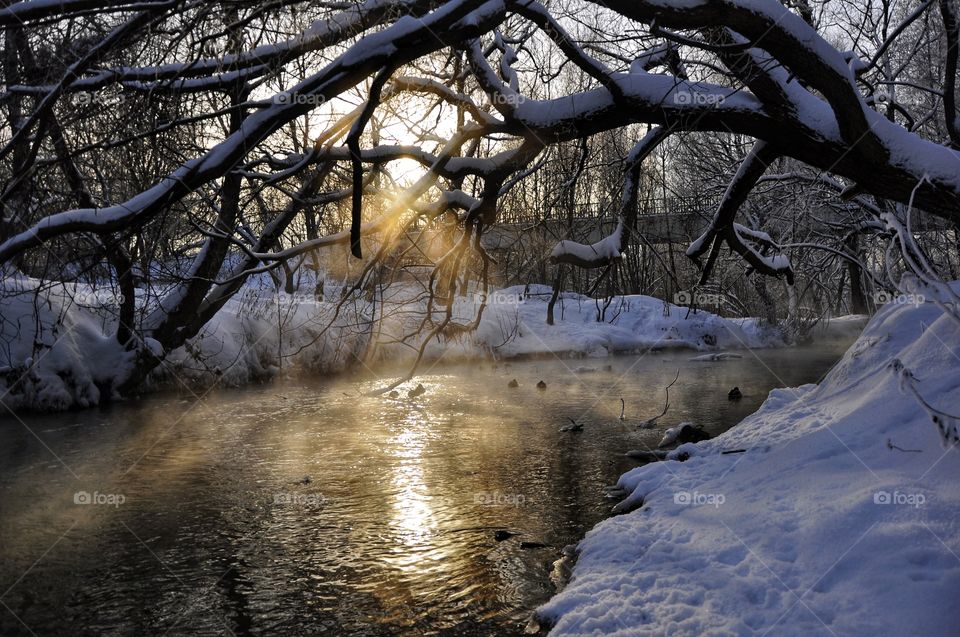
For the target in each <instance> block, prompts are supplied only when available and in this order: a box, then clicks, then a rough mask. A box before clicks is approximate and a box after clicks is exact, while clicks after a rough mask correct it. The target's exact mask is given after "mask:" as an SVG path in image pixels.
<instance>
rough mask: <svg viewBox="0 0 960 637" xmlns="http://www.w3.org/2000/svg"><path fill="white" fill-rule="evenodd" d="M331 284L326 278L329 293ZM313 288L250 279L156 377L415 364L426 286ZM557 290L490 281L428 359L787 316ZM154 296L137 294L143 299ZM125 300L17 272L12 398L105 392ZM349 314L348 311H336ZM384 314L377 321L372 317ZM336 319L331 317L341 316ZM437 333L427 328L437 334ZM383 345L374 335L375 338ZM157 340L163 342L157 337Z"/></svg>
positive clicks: (122, 359)
mask: <svg viewBox="0 0 960 637" xmlns="http://www.w3.org/2000/svg"><path fill="white" fill-rule="evenodd" d="M331 287H333V286H330V285H328V286H327V292H328V295H330V292H331ZM332 291H333V293H334V294H333V295H330V296H333V297H334V298H339V294H338V290H337V289H336V288H334V289H333V290H332ZM330 296H328V297H327V300H319V301H318V300H316V299H315V298H314V296H313V295H312V294H294V295H285V294H276V293H275V292H274V291H273V289H272V288H263V289H261V288H255V287H252V286H251V287H248V288H246V289H244V290H243V291H242V292H241V293H239V294H238V295H237V296H236V297H235V298H233V299H231V300H230V301H229V303H228V304H227V305H226V306H225V307H224V308H223V309H222V310H221V311H220V312H219V313H218V314H217V315H216V316H215V317H214V319H213V320H212V321H211V322H210V323H209V324H208V325H207V326H206V327H205V328H204V329H203V331H202V332H201V333H200V334H199V335H198V336H197V337H195V338H193V339H191V340H190V341H189V342H188V345H187V346H186V347H182V348H179V349H177V350H175V351H173V352H171V353H169V354H168V355H167V356H166V358H165V360H164V362H163V363H162V365H161V366H160V367H158V368H157V370H156V371H155V372H154V374H153V376H152V378H151V385H152V386H154V387H157V386H163V385H180V384H192V383H196V384H207V383H210V382H213V381H217V382H219V383H220V384H221V385H225V386H242V385H244V384H247V383H250V382H255V381H257V380H263V379H268V378H270V377H272V376H275V375H277V374H280V373H288V372H293V371H303V370H305V371H307V372H310V373H330V372H337V371H343V370H345V369H348V368H350V367H358V366H360V361H362V363H363V364H364V365H367V366H372V365H374V364H376V363H379V362H383V361H393V362H397V361H399V362H405V361H409V362H412V361H413V360H414V358H415V348H413V347H411V346H410V344H411V343H412V344H414V345H415V344H417V343H418V342H419V338H414V339H412V340H410V341H408V343H406V344H404V343H399V342H398V341H399V339H400V337H401V336H402V335H404V334H409V333H411V331H412V330H413V329H414V328H415V326H416V325H418V324H419V322H420V321H421V318H422V316H423V311H424V308H425V302H424V300H423V295H422V294H421V293H420V290H419V289H417V288H415V287H414V286H411V285H396V286H393V287H392V288H388V289H387V290H386V291H384V292H383V293H382V297H381V298H380V299H379V302H378V303H377V304H376V305H374V304H373V303H371V302H370V301H369V300H367V299H366V298H363V297H361V298H358V299H355V300H354V299H351V300H350V301H349V302H348V303H346V304H344V305H343V307H341V308H340V310H339V312H337V310H336V308H337V302H336V301H335V300H329V299H330ZM549 297H550V288H548V287H545V286H526V287H524V286H518V287H512V288H506V289H503V290H498V291H496V292H491V293H490V294H488V295H487V298H486V301H487V306H486V309H485V311H484V314H483V320H482V321H481V322H480V325H479V326H478V328H477V329H476V330H475V331H473V332H469V333H466V334H463V335H461V336H459V337H456V338H451V339H442V340H434V341H432V342H431V343H430V344H429V345H428V347H427V348H426V350H425V359H426V360H438V359H441V358H443V360H445V361H448V360H449V361H455V360H464V359H471V358H478V357H488V358H489V357H492V358H498V359H504V358H515V357H521V356H536V355H557V356H562V357H581V356H584V357H602V356H608V355H611V354H614V353H623V352H633V351H641V350H646V349H648V348H668V347H682V348H690V349H695V350H720V349H732V348H743V347H775V346H780V345H783V339H782V337H781V335H780V333H779V332H778V330H777V329H776V328H773V327H770V326H768V325H765V324H763V323H762V322H761V321H759V320H757V319H725V318H721V317H719V316H717V315H715V314H711V313H709V312H706V311H698V312H689V311H688V310H687V308H684V307H678V306H676V305H672V304H669V303H665V302H663V301H661V300H659V299H655V298H652V297H648V296H639V295H634V296H618V297H614V298H613V299H611V300H610V301H609V303H606V304H605V303H604V301H602V300H595V299H590V298H587V297H584V296H582V295H578V294H572V293H566V294H563V295H561V297H560V299H559V301H558V303H557V305H556V308H555V318H556V320H555V324H554V325H547V323H546V315H547V302H548V300H549ZM480 301H481V299H480V298H479V297H478V295H477V294H469V295H466V296H464V297H462V298H460V299H459V300H458V301H457V302H456V305H455V317H459V319H460V320H461V321H462V322H464V323H466V322H469V321H470V320H471V319H472V317H473V316H474V315H475V313H476V311H477V309H478V308H479V306H480ZM145 302H149V301H146V300H144V299H141V298H139V297H138V299H137V305H138V307H142V306H143V304H144V303H145ZM117 309H118V303H117V302H116V301H115V300H114V299H113V297H112V296H111V293H110V291H109V290H92V289H90V288H87V287H84V286H79V285H60V284H52V285H50V284H48V285H45V286H43V287H42V288H38V284H37V282H36V281H34V280H32V279H28V278H26V277H17V278H8V279H6V280H5V281H4V297H3V304H2V308H0V317H2V319H3V320H2V322H0V344H2V346H3V347H2V356H0V393H2V394H3V395H4V403H5V404H6V405H7V406H8V407H9V408H11V409H14V410H17V409H42V410H59V409H68V408H72V407H86V406H90V405H94V404H97V403H98V402H100V401H101V398H102V397H101V395H100V393H101V388H103V387H108V386H111V385H112V384H113V383H112V382H111V381H112V380H113V379H115V378H117V377H119V376H120V372H121V371H122V369H123V367H124V366H125V365H129V364H130V361H131V358H132V355H131V353H130V352H127V351H124V350H123V348H121V347H120V346H119V344H118V343H117V342H116V340H115V339H114V338H113V337H112V334H113V333H114V332H115V330H116V320H117V319H116V315H117ZM335 314H336V318H335ZM375 314H376V316H377V317H378V318H382V319H383V320H382V322H381V323H380V324H379V326H378V327H377V328H376V329H372V328H371V327H370V326H371V323H370V318H371V317H372V316H374V315H375ZM328 326H329V327H328ZM425 333H426V332H424V334H425ZM374 341H375V342H376V343H377V347H375V348H373V347H371V343H372V342H374ZM146 346H147V347H151V348H155V347H157V346H158V344H156V343H150V342H148V343H146Z"/></svg>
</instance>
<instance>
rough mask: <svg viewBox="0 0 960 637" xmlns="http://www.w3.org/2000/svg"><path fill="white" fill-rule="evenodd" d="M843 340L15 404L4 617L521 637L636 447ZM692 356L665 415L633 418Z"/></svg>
mask: <svg viewBox="0 0 960 637" xmlns="http://www.w3.org/2000/svg"><path fill="white" fill-rule="evenodd" d="M842 349H843V346H842V344H837V345H836V346H832V347H826V346H820V347H817V348H802V349H785V350H762V351H755V352H752V353H751V352H742V354H743V358H742V359H738V360H730V361H724V362H713V363H703V362H692V361H690V360H689V359H690V358H691V357H693V356H694V355H695V354H694V353H690V352H681V351H669V352H651V353H648V354H646V355H643V356H623V357H615V358H610V359H601V360H590V359H581V360H562V361H561V360H559V359H549V360H547V359H541V360H531V361H523V362H513V363H506V364H505V363H500V364H499V365H496V366H495V365H494V364H493V363H489V362H484V363H475V364H471V365H456V366H443V367H435V368H433V369H429V370H425V372H424V373H423V374H422V375H421V376H420V377H418V378H417V380H416V381H415V382H414V383H413V384H411V386H413V385H414V384H416V382H421V383H423V385H424V387H425V388H426V393H425V394H424V395H422V396H419V397H417V398H414V399H408V398H407V397H406V391H405V389H407V388H404V391H403V392H402V393H401V397H400V398H398V399H390V398H387V397H378V398H372V397H366V396H363V395H362V392H364V391H366V390H368V389H370V388H372V387H375V386H377V384H378V381H377V380H376V379H374V378H369V377H367V378H362V377H352V378H347V377H344V378H337V379H335V380H326V381H320V380H316V379H312V380H311V379H288V380H285V381H282V382H281V381H277V382H274V383H271V384H269V385H266V386H258V387H247V388H244V389H242V390H229V391H228V390H214V391H210V392H206V393H200V394H199V395H194V394H192V393H191V392H189V391H187V390H184V391H183V392H182V393H180V394H176V395H174V394H164V395H156V396H151V397H148V398H144V399H142V400H139V401H136V402H130V403H121V404H115V405H112V406H110V407H106V408H102V409H97V410H89V411H83V412H73V413H65V414H55V415H31V416H24V417H23V420H22V421H19V420H18V419H15V418H14V417H9V416H8V417H6V418H4V419H3V420H2V421H0V602H2V606H0V634H2V635H4V636H11V635H38V636H41V635H284V636H289V635H323V636H327V635H329V636H331V637H334V636H337V637H339V636H344V637H353V636H380V635H451V636H452V635H456V636H457V637H470V636H474V635H476V636H481V635H482V636H490V635H497V636H499V635H519V634H522V633H523V629H524V626H525V625H526V624H527V622H528V619H529V617H530V616H531V613H532V611H533V610H534V609H535V608H536V607H537V605H539V604H541V603H543V602H544V601H546V600H547V599H548V598H549V597H550V595H551V594H553V592H554V588H553V585H552V584H551V582H550V578H549V573H550V570H551V564H552V563H553V562H554V561H555V560H556V559H557V558H558V557H559V552H560V549H561V548H562V547H563V546H565V545H567V544H571V543H575V542H577V541H578V540H579V539H580V538H581V537H582V536H583V534H584V533H585V532H586V531H588V530H589V529H590V527H591V526H593V525H594V524H596V523H597V522H599V521H600V520H602V519H603V518H604V517H606V516H607V515H609V511H610V508H611V506H612V504H613V502H611V501H610V500H606V499H604V495H603V487H604V486H606V485H610V484H613V483H615V482H616V480H617V477H618V476H619V475H620V474H621V473H623V472H624V471H626V470H628V469H630V468H631V467H633V466H636V462H634V461H632V460H629V459H628V458H626V457H625V456H624V452H626V451H627V450H630V449H643V448H647V447H655V446H656V444H657V442H658V441H659V439H660V437H661V436H662V430H663V428H664V427H667V426H672V425H675V424H677V423H678V422H680V421H685V420H690V421H693V422H695V423H698V424H702V425H703V426H704V428H705V429H706V430H707V431H709V432H710V433H712V434H717V433H720V432H722V431H723V430H725V429H727V428H728V427H730V426H732V425H733V424H735V423H736V422H738V421H739V420H740V419H742V418H743V417H744V416H746V415H747V414H749V413H750V412H752V411H754V410H755V409H756V408H757V407H758V406H759V405H760V403H761V402H762V400H763V399H764V397H765V396H766V394H767V392H768V391H769V390H770V389H771V388H774V387H781V386H793V385H799V384H803V383H807V382H815V381H817V380H818V379H819V378H821V377H822V376H823V375H824V373H825V372H826V371H827V370H828V369H829V368H830V367H831V366H832V365H833V363H834V362H835V361H836V360H837V359H838V358H839V356H840V354H841V353H842ZM608 365H609V368H607V366H608ZM578 368H582V369H578ZM678 369H679V370H680V377H679V380H678V381H677V383H676V384H675V385H674V387H673V388H672V389H671V393H670V398H671V405H670V409H669V412H668V414H667V415H666V416H665V417H663V418H662V419H661V425H662V426H660V427H659V428H658V429H655V430H639V429H637V428H636V427H635V423H636V422H637V421H639V420H642V419H645V418H648V417H650V416H654V415H656V414H658V413H660V411H661V409H662V408H663V400H664V396H663V386H664V385H666V384H667V383H669V382H670V380H672V379H673V377H674V375H675V374H676V372H677V370H678ZM513 378H516V379H517V380H518V382H519V384H520V386H519V387H518V388H515V389H511V388H508V386H507V383H508V381H509V380H510V379H513ZM539 380H544V381H545V382H546V383H547V388H546V389H545V390H538V389H537V388H536V383H537V381H539ZM733 386H739V387H740V388H741V390H742V391H743V393H744V398H743V399H742V400H740V401H738V402H731V401H729V400H728V399H727V392H728V391H729V389H730V388H731V387H733ZM621 397H622V398H623V399H624V402H625V420H624V421H620V420H619V415H620V410H621V403H620V398H621ZM569 418H573V419H575V420H576V421H577V422H579V423H582V424H583V425H584V428H583V431H582V432H581V433H571V432H561V431H560V428H561V427H563V426H564V425H566V424H569V420H568V419H569ZM498 530H509V531H511V532H513V533H516V535H515V536H513V537H510V538H509V539H506V540H504V541H497V539H496V538H495V532H496V531H498ZM523 542H529V543H534V544H543V545H545V546H543V547H533V548H531V547H530V546H528V545H524V544H522V543H523Z"/></svg>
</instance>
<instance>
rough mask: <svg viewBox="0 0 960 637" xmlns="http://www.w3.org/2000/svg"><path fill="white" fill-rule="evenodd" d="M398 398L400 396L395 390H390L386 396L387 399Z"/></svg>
mask: <svg viewBox="0 0 960 637" xmlns="http://www.w3.org/2000/svg"><path fill="white" fill-rule="evenodd" d="M399 396H400V394H398V393H397V390H396V389H394V390H391V391H390V393H389V394H387V397H388V398H397V397H399Z"/></svg>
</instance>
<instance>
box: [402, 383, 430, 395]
mask: <svg viewBox="0 0 960 637" xmlns="http://www.w3.org/2000/svg"><path fill="white" fill-rule="evenodd" d="M426 393H427V390H426V388H425V387H424V386H423V385H422V384H420V383H417V386H416V387H414V388H413V389H411V390H410V391H408V392H407V397H408V398H416V397H417V396H423V395H424V394H426Z"/></svg>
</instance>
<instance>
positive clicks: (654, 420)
mask: <svg viewBox="0 0 960 637" xmlns="http://www.w3.org/2000/svg"><path fill="white" fill-rule="evenodd" d="M679 378H680V370H679V369H677V375H676V376H674V377H673V380H672V381H671V382H670V384H669V385H667V386H666V387H664V388H663V391H664V393H665V394H666V397H665V398H664V399H663V411H661V412H660V414H659V415H658V416H654V417H653V418H649V419H647V420H644V421H642V422H640V423H639V424H638V425H637V426H638V427H640V428H641V429H650V428H651V427H653V426H654V425H656V424H657V421H658V420H660V419H661V418H663V417H664V416H666V415H667V410H668V409H670V388H671V387H673V385H674V384H675V383H676V382H677V379H679ZM621 400H622V399H621ZM622 418H623V416H622V415H621V419H622Z"/></svg>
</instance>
